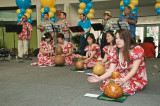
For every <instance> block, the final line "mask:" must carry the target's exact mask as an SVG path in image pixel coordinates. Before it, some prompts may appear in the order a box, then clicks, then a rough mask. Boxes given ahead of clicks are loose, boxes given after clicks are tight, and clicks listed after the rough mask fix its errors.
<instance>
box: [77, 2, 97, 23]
mask: <svg viewBox="0 0 160 106" xmlns="http://www.w3.org/2000/svg"><path fill="white" fill-rule="evenodd" d="M79 1H80V4H79V9H78V14H82V13H83V14H85V16H86V17H87V18H88V19H89V20H91V19H93V18H94V14H93V13H94V9H93V3H92V0H79Z"/></svg>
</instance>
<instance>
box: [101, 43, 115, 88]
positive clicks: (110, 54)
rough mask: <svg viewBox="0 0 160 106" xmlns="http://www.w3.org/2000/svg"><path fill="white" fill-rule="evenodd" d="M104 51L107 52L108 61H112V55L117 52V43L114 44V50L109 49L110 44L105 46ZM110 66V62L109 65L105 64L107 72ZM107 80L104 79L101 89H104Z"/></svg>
mask: <svg viewBox="0 0 160 106" xmlns="http://www.w3.org/2000/svg"><path fill="white" fill-rule="evenodd" d="M103 51H104V53H105V54H107V61H110V59H111V57H112V56H113V55H114V54H116V45H115V46H113V48H112V50H110V49H109V45H107V46H105V47H104V48H103ZM109 66H110V63H109V64H107V65H105V70H106V72H107V70H108V69H109ZM106 80H107V79H105V80H103V84H102V85H101V87H100V88H101V89H104V87H105V83H106Z"/></svg>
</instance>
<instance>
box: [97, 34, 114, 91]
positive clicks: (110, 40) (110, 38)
mask: <svg viewBox="0 0 160 106" xmlns="http://www.w3.org/2000/svg"><path fill="white" fill-rule="evenodd" d="M106 41H107V46H105V47H104V48H103V51H104V53H105V55H104V58H103V60H102V65H104V66H105V70H106V72H107V70H108V69H109V66H110V59H111V56H112V55H113V53H116V45H115V44H116V42H115V37H114V32H113V31H108V32H107V33H106ZM105 83H106V80H103V84H102V85H101V87H100V89H104V87H105Z"/></svg>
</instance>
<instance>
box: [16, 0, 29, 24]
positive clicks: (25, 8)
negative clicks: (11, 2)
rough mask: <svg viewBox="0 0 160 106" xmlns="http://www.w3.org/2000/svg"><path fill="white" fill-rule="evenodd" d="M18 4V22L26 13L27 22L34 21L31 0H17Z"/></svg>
mask: <svg viewBox="0 0 160 106" xmlns="http://www.w3.org/2000/svg"><path fill="white" fill-rule="evenodd" d="M16 4H17V6H18V7H19V9H17V11H16V12H17V17H18V19H17V22H18V23H19V22H21V20H22V16H23V15H26V16H27V22H28V23H32V19H31V14H32V10H31V9H29V8H30V7H31V0H16Z"/></svg>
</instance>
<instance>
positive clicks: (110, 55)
mask: <svg viewBox="0 0 160 106" xmlns="http://www.w3.org/2000/svg"><path fill="white" fill-rule="evenodd" d="M103 51H104V53H105V54H107V61H109V60H110V59H111V57H112V55H113V54H115V53H116V46H113V48H112V50H110V49H109V45H107V46H105V47H104V48H103ZM109 66H110V64H107V65H105V69H106V71H107V69H109Z"/></svg>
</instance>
